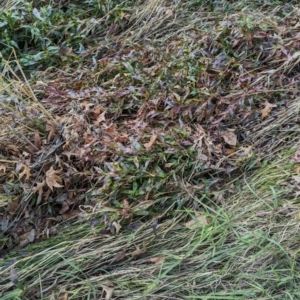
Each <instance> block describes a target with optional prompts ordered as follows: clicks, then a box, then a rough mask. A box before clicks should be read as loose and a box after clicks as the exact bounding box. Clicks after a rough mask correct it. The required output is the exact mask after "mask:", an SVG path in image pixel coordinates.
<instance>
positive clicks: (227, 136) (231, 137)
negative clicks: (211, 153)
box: [220, 131, 237, 146]
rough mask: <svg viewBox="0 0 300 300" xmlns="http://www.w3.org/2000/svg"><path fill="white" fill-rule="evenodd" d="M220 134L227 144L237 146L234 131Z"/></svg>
mask: <svg viewBox="0 0 300 300" xmlns="http://www.w3.org/2000/svg"><path fill="white" fill-rule="evenodd" d="M220 133H221V136H222V138H223V139H224V141H225V143H227V144H228V145H230V146H236V143H237V138H236V135H235V134H234V133H233V132H232V131H221V132H220Z"/></svg>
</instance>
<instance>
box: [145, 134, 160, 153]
mask: <svg viewBox="0 0 300 300" xmlns="http://www.w3.org/2000/svg"><path fill="white" fill-rule="evenodd" d="M156 139H157V135H156V134H153V135H152V136H151V138H150V141H149V143H145V144H144V146H145V148H146V150H147V151H150V150H151V148H152V146H153V144H154V142H155V140H156Z"/></svg>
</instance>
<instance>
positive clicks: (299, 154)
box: [292, 147, 300, 163]
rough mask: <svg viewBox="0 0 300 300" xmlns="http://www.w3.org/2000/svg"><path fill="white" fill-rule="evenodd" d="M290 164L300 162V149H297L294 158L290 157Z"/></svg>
mask: <svg viewBox="0 0 300 300" xmlns="http://www.w3.org/2000/svg"><path fill="white" fill-rule="evenodd" d="M292 162H294V163H299V162H300V147H299V148H298V149H297V151H296V152H295V154H294V156H293V157H292Z"/></svg>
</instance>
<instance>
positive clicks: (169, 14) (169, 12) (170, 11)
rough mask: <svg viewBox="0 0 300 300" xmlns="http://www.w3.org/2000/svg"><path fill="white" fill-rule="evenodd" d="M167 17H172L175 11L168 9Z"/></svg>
mask: <svg viewBox="0 0 300 300" xmlns="http://www.w3.org/2000/svg"><path fill="white" fill-rule="evenodd" d="M166 16H167V17H172V16H173V10H172V9H167V10H166Z"/></svg>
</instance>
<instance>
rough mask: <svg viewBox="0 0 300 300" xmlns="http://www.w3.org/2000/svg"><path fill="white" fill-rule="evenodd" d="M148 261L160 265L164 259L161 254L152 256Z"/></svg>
mask: <svg viewBox="0 0 300 300" xmlns="http://www.w3.org/2000/svg"><path fill="white" fill-rule="evenodd" d="M148 261H149V262H152V263H154V264H155V265H158V264H160V263H162V262H163V261H164V259H163V257H161V256H154V257H150V258H149V259H148Z"/></svg>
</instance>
